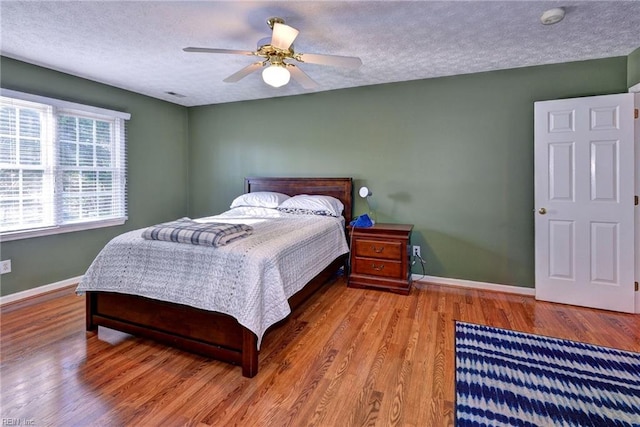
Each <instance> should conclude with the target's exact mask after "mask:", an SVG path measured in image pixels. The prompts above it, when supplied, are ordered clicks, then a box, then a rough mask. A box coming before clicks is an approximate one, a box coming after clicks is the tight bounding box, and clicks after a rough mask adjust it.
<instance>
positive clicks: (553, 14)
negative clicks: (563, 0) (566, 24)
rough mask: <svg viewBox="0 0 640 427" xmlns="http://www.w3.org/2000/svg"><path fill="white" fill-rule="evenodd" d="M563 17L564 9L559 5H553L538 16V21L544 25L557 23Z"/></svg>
mask: <svg viewBox="0 0 640 427" xmlns="http://www.w3.org/2000/svg"><path fill="white" fill-rule="evenodd" d="M563 18H564V9H563V8H561V7H555V8H553V9H549V10H547V11H545V12H544V13H543V14H542V16H541V17H540V22H542V23H543V24H544V25H551V24H557V23H558V22H560V21H562V19H563Z"/></svg>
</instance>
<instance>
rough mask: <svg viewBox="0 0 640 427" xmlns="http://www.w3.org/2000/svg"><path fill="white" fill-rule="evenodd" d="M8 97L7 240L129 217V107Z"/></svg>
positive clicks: (3, 201)
mask: <svg viewBox="0 0 640 427" xmlns="http://www.w3.org/2000/svg"><path fill="white" fill-rule="evenodd" d="M1 95H2V96H0V168H1V171H0V220H1V224H0V235H1V238H2V241H8V240H14V239H19V238H26V237H34V236H41V235H46V234H55V233H61V232H67V231H75V230H82V229H88V228H96V227H104V226H110V225H117V224H123V223H124V221H126V219H127V189H126V182H127V176H126V170H127V162H126V126H125V120H128V119H129V117H130V116H129V115H128V114H126V113H121V112H116V111H111V110H105V109H101V108H96V107H91V106H85V105H80V104H75V103H69V102H65V101H60V100H55V99H51V98H44V97H39V96H35V95H29V94H23V93H20V92H14V91H8V90H4V89H3V90H2V93H1Z"/></svg>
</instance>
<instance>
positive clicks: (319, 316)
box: [0, 279, 640, 426]
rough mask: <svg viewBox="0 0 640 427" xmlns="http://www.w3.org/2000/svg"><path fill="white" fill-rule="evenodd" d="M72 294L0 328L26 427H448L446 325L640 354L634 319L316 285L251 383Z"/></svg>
mask: <svg viewBox="0 0 640 427" xmlns="http://www.w3.org/2000/svg"><path fill="white" fill-rule="evenodd" d="M84 307H85V305H84V298H83V297H79V296H76V295H74V294H67V295H61V296H57V297H55V298H53V299H50V300H48V301H44V302H41V303H37V304H35V305H31V306H28V307H19V308H17V309H14V310H3V314H2V318H1V322H2V323H1V336H2V337H1V345H2V348H1V370H0V379H1V392H2V393H1V394H2V396H1V404H2V406H1V411H2V412H1V416H2V418H3V420H7V419H19V420H22V424H21V425H27V424H30V425H34V426H45V425H52V426H67V425H78V426H84V425H95V426H124V425H131V426H160V425H162V426H174V425H176V426H177V425H192V426H232V425H239V426H363V425H368V426H448V425H453V423H454V379H455V372H454V369H455V359H454V357H455V356H454V321H455V320H462V321H467V322H473V323H480V324H486V325H491V326H496V327H503V328H509V329H514V330H519V331H525V332H531V333H536V334H542V335H548V336H554V337H560V338H567V339H572V340H579V341H583V342H589V343H594V344H600V345H604V346H609V347H616V348H621V349H625V350H631V351H640V316H639V315H628V314H618V313H612V312H607V311H600V310H591V309H586V308H579V307H571V306H564V305H559V304H552V303H544V302H536V301H535V300H534V299H533V298H532V297H527V296H519V295H513V294H503V293H498V292H486V291H478V290H472V289H462V288H454V287H446V286H439V285H433V284H424V283H419V284H417V286H416V287H414V289H413V290H412V292H411V294H410V295H409V296H401V295H394V294H391V293H385V292H380V291H375V290H363V289H350V288H347V287H346V285H345V283H344V281H343V280H342V279H338V280H337V281H336V282H335V283H333V284H330V285H327V286H325V287H324V288H323V289H322V290H321V291H320V292H319V293H318V294H316V295H314V296H313V297H312V298H311V299H309V300H308V301H307V302H306V303H305V304H304V305H303V306H302V307H301V308H300V310H297V311H296V312H295V313H294V314H293V315H292V316H291V318H290V319H289V320H288V321H286V322H284V323H283V324H281V325H280V326H279V327H277V328H276V329H274V330H272V331H271V332H270V333H269V334H268V335H267V336H266V338H265V341H264V344H263V348H262V350H261V354H260V365H259V369H260V371H259V373H258V375H257V376H256V377H255V378H253V379H247V378H243V377H242V376H241V372H240V368H239V367H234V366H230V365H226V364H223V363H220V362H215V361H210V360H207V359H205V358H203V357H200V356H196V355H192V354H189V353H185V352H182V351H179V350H175V349H172V348H170V347H167V346H164V345H160V344H156V343H154V342H152V341H148V340H143V339H138V338H135V337H132V336H129V335H125V334H122V333H119V332H116V331H111V330H109V329H103V328H101V329H100V331H99V333H98V334H95V333H87V332H85V331H84ZM47 325H51V326H47Z"/></svg>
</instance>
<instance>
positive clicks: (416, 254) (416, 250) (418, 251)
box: [413, 245, 421, 258]
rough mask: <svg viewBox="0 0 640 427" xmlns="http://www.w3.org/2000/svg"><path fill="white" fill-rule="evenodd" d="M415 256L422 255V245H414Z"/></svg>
mask: <svg viewBox="0 0 640 427" xmlns="http://www.w3.org/2000/svg"><path fill="white" fill-rule="evenodd" d="M413 256H417V257H418V258H420V257H421V255H420V246H418V245H415V246H414V247H413Z"/></svg>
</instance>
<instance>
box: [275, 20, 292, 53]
mask: <svg viewBox="0 0 640 427" xmlns="http://www.w3.org/2000/svg"><path fill="white" fill-rule="evenodd" d="M298 33H299V31H298V30H296V29H295V28H293V27H290V26H288V25H285V24H281V23H279V22H276V23H275V24H273V34H272V35H271V46H273V47H277V48H278V49H283V50H287V49H289V47H291V45H292V44H293V41H294V40H295V39H296V37H298Z"/></svg>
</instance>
